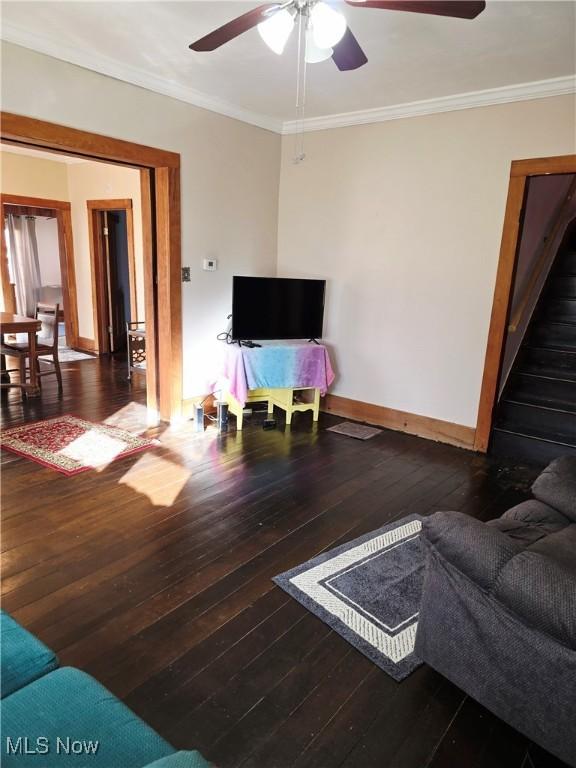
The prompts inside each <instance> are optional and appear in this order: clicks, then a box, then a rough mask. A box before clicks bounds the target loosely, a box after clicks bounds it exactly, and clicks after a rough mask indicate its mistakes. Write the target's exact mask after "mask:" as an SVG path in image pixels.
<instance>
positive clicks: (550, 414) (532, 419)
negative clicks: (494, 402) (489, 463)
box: [495, 398, 576, 447]
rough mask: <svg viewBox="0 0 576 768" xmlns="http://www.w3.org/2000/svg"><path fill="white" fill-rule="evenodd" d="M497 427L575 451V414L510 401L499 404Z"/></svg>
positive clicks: (506, 400) (502, 401)
mask: <svg viewBox="0 0 576 768" xmlns="http://www.w3.org/2000/svg"><path fill="white" fill-rule="evenodd" d="M495 426H496V427H499V428H500V429H503V430H506V431H508V432H517V433H518V434H521V435H528V436H530V437H538V438H541V439H543V440H549V441H551V442H558V443H563V444H564V445H570V446H574V447H576V413H571V412H570V411H566V410H562V409H558V408H549V407H546V406H543V405H533V404H529V403H522V402H518V401H514V400H509V399H507V398H505V399H503V400H501V401H500V405H499V407H498V416H497V418H496V424H495Z"/></svg>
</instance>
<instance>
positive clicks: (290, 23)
mask: <svg viewBox="0 0 576 768" xmlns="http://www.w3.org/2000/svg"><path fill="white" fill-rule="evenodd" d="M293 27H294V16H293V15H292V14H291V13H290V12H289V11H287V10H286V9H283V10H281V11H278V12H277V13H275V14H274V15H273V16H270V18H269V19H266V21H262V22H260V24H258V32H259V33H260V37H261V38H262V40H264V42H265V43H266V45H267V46H268V47H269V48H270V49H271V50H273V51H274V53H277V54H278V55H280V54H281V53H282V51H283V50H284V47H285V45H286V43H287V42H288V38H289V37H290V32H292V29H293Z"/></svg>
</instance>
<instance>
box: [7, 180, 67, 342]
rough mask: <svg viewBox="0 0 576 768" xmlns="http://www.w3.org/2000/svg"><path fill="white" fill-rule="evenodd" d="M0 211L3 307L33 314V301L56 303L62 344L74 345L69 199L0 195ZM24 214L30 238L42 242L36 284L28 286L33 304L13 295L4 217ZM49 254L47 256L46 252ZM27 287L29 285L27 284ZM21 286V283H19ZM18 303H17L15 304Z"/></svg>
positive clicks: (14, 277)
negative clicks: (31, 233) (31, 229)
mask: <svg viewBox="0 0 576 768" xmlns="http://www.w3.org/2000/svg"><path fill="white" fill-rule="evenodd" d="M0 202H1V211H2V259H1V263H0V279H1V284H2V299H3V303H4V310H5V311H7V312H14V313H16V312H18V311H19V312H20V314H24V315H26V313H27V312H28V314H33V312H34V307H35V305H36V303H43V302H44V303H47V304H60V312H61V318H60V320H61V321H62V323H63V325H64V327H65V337H66V345H67V346H68V347H70V348H72V349H75V348H77V346H78V308H77V299H76V278H75V267H74V247H73V241H72V223H71V213H70V203H68V202H64V201H61V200H46V199H43V198H36V197H23V196H19V195H8V194H2V195H0ZM9 216H15V217H26V218H28V219H30V220H31V221H33V222H34V229H35V235H34V240H35V241H36V242H37V244H38V246H40V245H42V246H43V247H42V249H41V256H42V258H41V259H40V263H39V270H38V271H39V278H40V284H39V285H38V286H34V287H33V288H32V293H33V294H34V300H33V304H34V306H33V307H25V306H23V305H22V300H20V301H18V299H17V290H16V282H15V281H16V275H15V270H14V268H13V266H11V264H10V262H11V256H10V253H9V251H10V246H9V233H8V227H7V222H8V217H9ZM48 254H49V256H48ZM29 287H30V286H29ZM20 288H22V286H20ZM19 304H20V306H18V305H19Z"/></svg>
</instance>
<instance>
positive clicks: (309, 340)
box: [308, 339, 320, 346]
mask: <svg viewBox="0 0 576 768" xmlns="http://www.w3.org/2000/svg"><path fill="white" fill-rule="evenodd" d="M310 343H312V344H318V346H320V342H319V341H318V340H317V339H308V344H310Z"/></svg>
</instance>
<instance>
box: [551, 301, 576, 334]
mask: <svg viewBox="0 0 576 768" xmlns="http://www.w3.org/2000/svg"><path fill="white" fill-rule="evenodd" d="M543 311H544V317H545V318H546V320H548V321H550V322H553V323H573V324H576V298H575V299H567V298H553V297H552V296H548V297H546V301H545V304H544V307H543ZM575 333H576V329H575Z"/></svg>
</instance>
